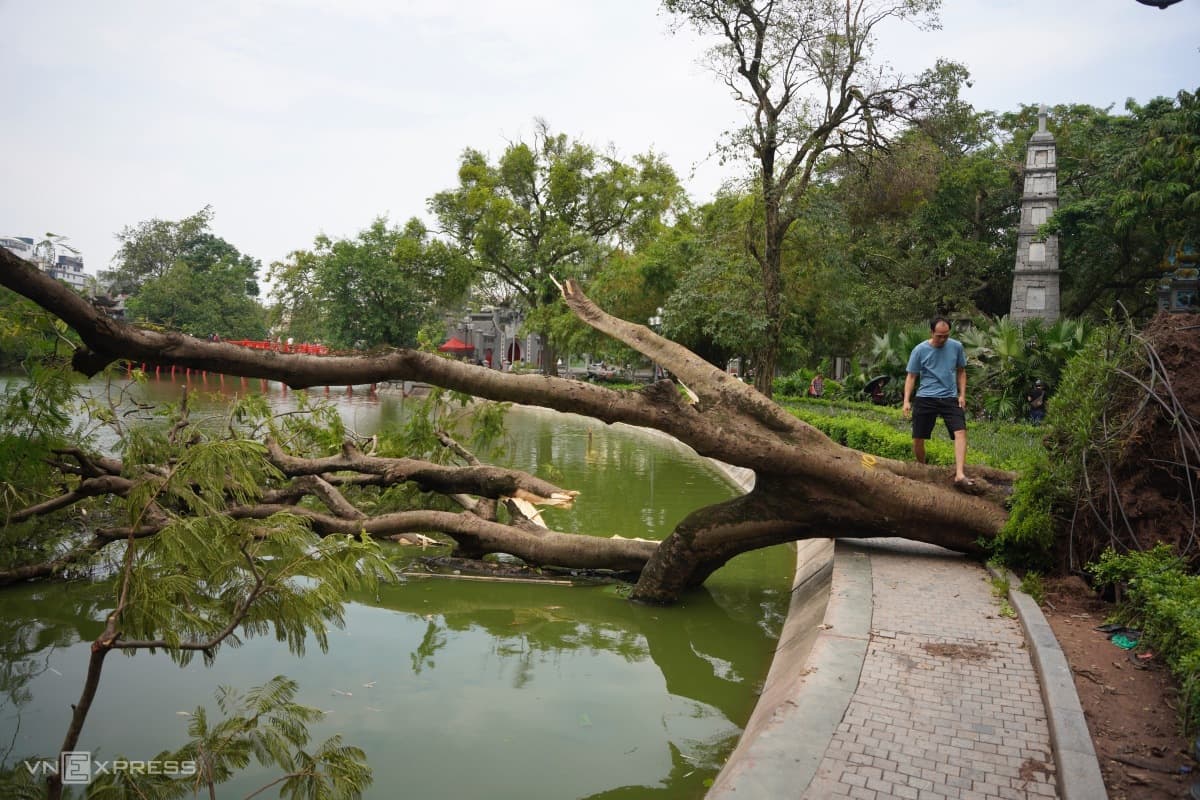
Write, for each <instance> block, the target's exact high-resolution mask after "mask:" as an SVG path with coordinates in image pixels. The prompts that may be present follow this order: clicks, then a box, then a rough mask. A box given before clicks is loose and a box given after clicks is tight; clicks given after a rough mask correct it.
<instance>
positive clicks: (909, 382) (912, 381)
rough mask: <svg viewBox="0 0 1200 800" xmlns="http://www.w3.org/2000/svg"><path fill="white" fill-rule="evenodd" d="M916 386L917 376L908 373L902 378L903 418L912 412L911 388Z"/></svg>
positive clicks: (913, 373)
mask: <svg viewBox="0 0 1200 800" xmlns="http://www.w3.org/2000/svg"><path fill="white" fill-rule="evenodd" d="M916 385H917V374H916V373H915V372H909V373H907V374H906V375H905V376H904V416H906V417H907V416H908V415H909V412H911V411H912V393H913V387H914V386H916Z"/></svg>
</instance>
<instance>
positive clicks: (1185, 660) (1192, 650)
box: [1090, 545, 1200, 734]
mask: <svg viewBox="0 0 1200 800" xmlns="http://www.w3.org/2000/svg"><path fill="white" fill-rule="evenodd" d="M1090 571H1091V572H1092V574H1093V575H1094V576H1095V578H1096V580H1097V582H1099V583H1100V584H1102V585H1105V586H1114V587H1119V588H1120V589H1121V590H1122V593H1123V599H1122V602H1121V603H1120V605H1119V612H1118V619H1120V620H1121V621H1122V622H1124V623H1126V624H1130V625H1133V626H1135V627H1137V628H1138V629H1140V630H1141V631H1142V633H1143V634H1144V636H1145V637H1146V641H1147V643H1148V644H1149V645H1150V646H1151V647H1152V648H1153V649H1154V650H1155V651H1156V652H1158V653H1159V654H1160V655H1161V656H1162V657H1163V658H1164V659H1165V660H1166V662H1167V664H1168V665H1169V666H1170V668H1171V671H1172V672H1173V673H1174V674H1175V677H1176V678H1178V679H1179V682H1180V685H1181V702H1180V709H1179V710H1180V716H1181V717H1182V719H1183V724H1184V728H1185V731H1186V732H1187V733H1189V734H1191V733H1194V732H1196V731H1197V729H1200V575H1192V574H1189V572H1188V568H1187V562H1185V561H1184V560H1183V559H1182V558H1180V557H1178V556H1177V555H1175V554H1174V553H1173V552H1172V550H1171V548H1170V547H1169V546H1167V545H1158V546H1157V547H1155V548H1153V549H1152V550H1146V551H1143V552H1131V553H1124V554H1118V553H1117V552H1115V551H1113V550H1112V549H1109V550H1107V551H1105V552H1104V554H1103V555H1102V556H1101V557H1100V560H1099V561H1098V562H1096V563H1095V564H1093V565H1092V566H1091V567H1090Z"/></svg>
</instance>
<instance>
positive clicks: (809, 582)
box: [705, 539, 873, 800]
mask: <svg viewBox="0 0 1200 800" xmlns="http://www.w3.org/2000/svg"><path fill="white" fill-rule="evenodd" d="M796 546H797V553H796V564H797V567H796V578H795V579H794V581H793V589H792V600H791V604H790V606H789V609H788V616H787V620H786V622H785V623H784V627H783V631H782V632H781V633H780V637H779V646H778V648H777V649H776V652H775V657H774V658H773V659H772V661H771V669H770V672H769V673H768V675H767V680H766V683H765V684H764V686H763V692H762V695H761V696H760V697H759V700H758V702H757V703H756V704H755V706H754V712H753V713H752V714H751V716H750V720H749V721H748V722H747V723H746V728H745V731H744V732H743V734H742V737H741V739H740V740H739V741H738V745H737V747H736V749H735V750H734V751H733V753H732V754H731V755H730V756H729V759H728V760H727V761H726V762H725V766H724V767H723V768H722V769H721V772H720V773H719V774H718V775H717V778H716V780H715V781H714V782H713V786H712V789H710V790H709V792H708V794H707V795H705V798H706V800H723V799H726V798H731V797H738V796H740V797H751V798H759V797H797V796H800V795H801V794H803V792H804V790H805V789H806V788H807V787H808V785H809V784H810V783H811V782H812V779H813V777H814V776H815V775H816V773H817V769H818V767H819V766H820V764H821V760H822V758H823V757H824V755H825V751H826V750H827V749H828V747H829V742H830V741H831V740H832V739H833V735H834V733H835V732H836V731H837V728H838V725H839V724H841V721H842V719H843V717H845V715H846V709H847V708H848V707H849V705H850V700H851V699H852V698H853V696H854V692H855V690H856V689H857V688H858V680H859V675H860V674H861V672H862V665H863V661H864V660H865V659H866V654H867V645H868V644H869V642H870V633H871V615H872V611H873V607H872V597H873V595H872V586H871V561H870V558H869V556H867V555H866V554H864V553H861V552H856V551H854V550H852V549H848V548H840V547H835V542H834V541H833V540H831V539H811V540H804V541H800V542H797V543H796ZM818 620H821V622H819V623H818Z"/></svg>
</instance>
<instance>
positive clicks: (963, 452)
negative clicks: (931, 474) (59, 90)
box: [954, 430, 967, 481]
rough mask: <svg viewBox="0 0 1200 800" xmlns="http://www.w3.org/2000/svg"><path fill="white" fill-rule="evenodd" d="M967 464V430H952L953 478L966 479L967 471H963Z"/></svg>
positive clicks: (957, 479)
mask: <svg viewBox="0 0 1200 800" xmlns="http://www.w3.org/2000/svg"><path fill="white" fill-rule="evenodd" d="M966 466H967V432H966V431H965V430H962V431H955V432H954V480H956V481H964V480H966V479H967V473H965V472H963V469H965V468H966Z"/></svg>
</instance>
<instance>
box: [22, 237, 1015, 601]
mask: <svg viewBox="0 0 1200 800" xmlns="http://www.w3.org/2000/svg"><path fill="white" fill-rule="evenodd" d="M0 285H4V286H6V287H8V288H9V289H12V290H14V291H16V292H18V293H19V294H21V295H23V296H25V297H27V298H29V299H30V300H32V301H33V302H35V303H37V304H38V305H40V306H41V307H42V308H44V309H46V310H48V311H50V312H51V313H53V314H55V315H56V316H58V317H59V318H60V319H62V320H63V321H64V322H65V323H66V324H67V325H69V326H70V327H71V328H73V329H74V330H75V331H76V332H77V333H78V335H79V337H80V339H81V340H82V342H83V346H82V347H80V348H78V349H77V350H76V351H75V353H74V355H73V358H72V364H73V366H74V367H75V369H77V370H78V371H79V372H81V373H83V374H85V375H88V376H91V375H94V374H96V373H97V372H99V371H100V370H102V369H103V368H105V367H106V366H107V365H109V364H111V363H113V362H114V361H117V360H120V359H128V360H131V361H133V362H152V363H155V364H162V365H177V366H181V367H187V368H192V369H196V370H205V371H209V372H216V373H223V374H226V375H234V376H245V377H258V378H263V379H268V380H276V381H280V382H282V383H284V384H286V385H288V386H290V387H292V388H295V389H302V388H307V387H312V386H327V385H347V384H370V383H380V382H384V381H421V382H425V383H429V384H432V385H435V386H439V387H444V388H446V389H451V390H456V391H460V392H465V393H468V394H470V395H473V396H475V397H478V398H482V399H486V400H496V401H506V402H513V403H521V404H527V405H535V406H541V407H544V408H549V409H554V410H558V411H564V412H571V413H575V414H582V415H586V416H590V417H594V418H596V419H598V420H601V421H603V422H606V423H615V422H623V423H626V424H630V425H635V426H640V427H645V428H653V429H656V430H659V431H662V432H664V433H667V434H669V435H671V436H673V437H675V438H676V439H678V440H679V441H681V442H683V443H685V444H687V445H689V446H690V447H692V448H693V449H694V450H695V451H696V452H697V453H699V454H701V455H703V456H708V457H711V458H714V459H718V460H720V461H723V462H726V463H728V464H734V465H737V466H742V467H746V468H749V469H751V470H753V471H754V472H755V475H756V481H755V485H754V488H753V489H752V490H751V491H750V492H749V493H747V494H745V495H743V496H741V497H738V498H735V499H733V500H729V501H726V502H722V503H718V504H714V505H711V506H708V507H705V508H701V509H699V510H697V511H695V512H693V513H692V514H690V515H689V516H688V517H687V518H686V519H684V520H683V521H682V522H680V523H679V525H678V526H677V527H676V528H675V530H674V531H673V532H672V533H671V534H670V535H669V536H668V537H667V538H666V539H665V540H664V541H663V542H662V543H660V544H655V543H650V542H646V541H639V540H637V539H633V540H630V539H623V538H619V537H618V538H612V539H603V538H596V537H585V536H577V535H572V534H563V533H557V532H554V531H548V530H545V529H544V528H541V527H540V526H538V525H537V524H536V522H535V514H534V513H532V510H531V507H530V506H529V505H528V504H530V503H533V504H535V505H536V504H537V503H544V502H550V503H558V504H567V503H569V502H570V501H571V499H572V497H573V494H572V492H571V491H570V490H569V489H564V488H561V487H557V486H553V485H551V484H548V483H547V482H545V481H542V480H540V479H538V478H535V477H533V476H530V475H524V474H521V473H518V472H514V471H510V470H496V469H494V468H489V467H484V466H483V465H480V464H478V463H470V462H471V458H470V456H469V454H465V453H464V454H463V460H464V461H466V462H467V463H465V465H464V466H461V467H456V468H445V467H437V466H436V465H432V464H426V463H419V462H412V463H399V462H404V461H406V460H405V459H392V460H390V461H389V460H379V459H374V458H373V457H371V456H369V455H366V454H363V453H361V452H358V451H357V450H356V449H355V448H353V447H347V448H346V449H345V450H344V452H343V453H342V455H341V456H340V457H338V458H334V459H328V460H308V462H307V463H305V462H304V460H303V459H301V460H299V461H292V460H289V458H288V456H287V454H286V453H283V452H282V451H281V450H279V449H278V448H277V447H272V448H271V449H270V459H271V461H272V464H273V465H274V467H275V469H277V470H279V471H280V473H281V474H283V475H286V476H287V477H288V479H289V480H290V481H291V483H289V484H288V485H287V486H285V487H282V488H280V489H277V490H274V491H276V492H277V493H282V494H283V495H288V496H289V497H290V498H291V499H290V500H288V501H286V502H281V503H271V502H269V500H271V499H272V497H271V496H270V495H264V496H263V497H262V498H260V499H258V500H257V501H256V502H255V503H254V504H252V505H248V506H241V505H239V504H237V503H232V504H230V506H229V507H228V509H227V511H226V513H228V514H230V515H231V516H238V515H240V516H241V518H247V517H254V516H255V515H263V516H269V515H270V513H273V512H274V511H277V510H280V508H281V507H287V508H289V509H291V510H293V511H295V510H296V505H295V498H296V497H298V496H300V495H302V494H303V495H312V496H316V497H320V498H321V499H322V502H323V503H324V504H325V505H326V507H327V508H328V509H329V513H327V514H326V513H316V512H311V511H303V512H302V513H303V514H304V515H305V516H306V518H307V519H308V522H309V524H310V526H311V527H312V528H313V530H315V531H317V532H329V533H332V532H343V533H345V532H354V533H357V532H359V531H364V530H365V531H367V532H369V533H371V534H373V535H384V536H386V535H394V534H400V533H406V532H413V531H437V532H441V533H444V534H446V535H448V536H450V537H452V538H454V539H455V540H456V541H457V542H458V543H459V548H460V550H462V551H463V552H465V553H467V554H470V555H474V556H478V555H483V554H486V553H491V552H506V553H510V554H514V555H517V556H519V557H520V558H522V559H524V560H526V561H528V562H531V563H536V564H553V565H558V566H565V567H581V568H582V567H586V568H610V569H619V570H633V571H636V572H639V573H640V577H639V580H638V582H637V586H636V587H635V589H634V592H633V598H634V599H636V600H641V601H646V602H658V603H667V602H671V601H673V600H674V599H675V598H676V597H677V596H678V594H679V592H681V591H682V590H684V589H685V588H687V587H689V586H695V585H698V584H700V583H702V582H703V581H704V580H705V579H706V578H707V577H708V576H709V575H710V574H712V572H713V571H714V570H716V569H718V568H719V567H721V566H722V565H723V564H725V563H726V562H727V561H728V560H729V559H731V558H733V557H734V556H736V555H738V554H740V553H743V552H746V551H749V550H753V549H756V548H760V547H768V546H772V545H775V544H779V543H782V542H788V541H793V540H797V539H803V538H813V537H839V538H854V537H892V536H896V537H904V538H909V539H916V540H920V541H925V542H930V543H933V544H938V545H942V546H945V547H948V548H951V549H954V550H958V551H962V552H966V553H972V554H978V553H980V552H981V546H980V542H981V541H986V540H988V539H990V538H991V537H993V536H995V535H996V533H997V532H998V531H999V529H1000V527H1001V526H1002V525H1003V524H1004V521H1005V519H1006V512H1005V511H1004V508H1003V505H1002V503H1003V500H1004V497H1005V496H1006V495H1007V490H1008V488H1009V486H1010V485H1011V482H1012V480H1013V478H1014V477H1015V476H1013V475H1012V474H1011V473H1007V472H1002V471H999V470H993V469H990V468H984V467H972V468H969V472H970V474H971V475H972V477H973V478H975V479H976V486H975V487H974V488H973V489H972V491H971V493H970V494H967V493H964V492H961V491H957V490H956V489H955V488H954V486H953V484H952V480H951V478H952V475H951V474H950V473H949V472H948V471H946V470H945V469H943V468H939V467H934V466H927V465H920V464H915V463H908V462H902V461H893V460H889V459H882V458H874V457H872V456H869V455H866V454H864V453H860V452H858V451H856V450H852V449H849V448H846V447H843V446H841V445H838V444H836V443H835V442H833V441H831V440H830V439H829V438H828V437H826V436H825V435H824V434H822V433H821V432H820V431H818V430H816V429H815V428H813V427H812V426H810V425H808V424H806V423H804V422H802V421H801V420H799V419H797V418H795V417H794V416H793V415H791V414H789V413H788V412H787V411H786V410H784V409H783V408H781V407H779V406H778V405H776V404H775V403H773V402H772V401H771V400H770V399H768V398H767V397H765V396H763V395H762V394H760V393H759V392H758V391H757V390H756V389H754V388H753V387H751V386H748V385H746V384H743V383H741V382H740V381H738V380H737V379H735V378H733V377H731V376H729V375H727V374H726V373H725V372H723V371H721V370H719V369H717V368H716V367H714V366H712V365H711V364H708V363H707V362H705V361H704V360H703V359H701V358H699V357H698V356H696V355H695V354H694V353H692V352H690V351H689V350H687V349H686V348H684V347H682V346H680V345H678V344H676V343H674V342H672V341H670V340H669V339H665V338H663V337H661V336H659V335H657V334H655V333H654V332H653V331H651V330H650V329H649V328H647V327H645V326H643V325H638V324H634V323H631V322H628V321H625V320H622V319H618V318H616V317H613V316H611V315H609V314H607V313H605V312H604V311H603V310H602V309H600V308H598V307H597V306H596V305H595V304H594V303H592V302H591V301H590V300H589V299H588V298H587V297H586V296H585V295H584V294H583V292H582V291H581V290H580V288H579V287H578V286H577V285H576V284H575V283H573V282H568V283H567V284H566V285H565V286H563V287H562V295H563V299H564V301H565V302H566V303H567V305H568V307H569V308H570V309H571V310H572V312H574V313H575V314H576V315H577V316H578V317H579V318H580V319H581V320H583V321H584V322H585V323H587V324H588V325H590V326H591V327H593V328H595V329H596V330H598V331H600V332H602V333H605V334H607V335H609V336H611V337H613V338H615V339H618V340H620V341H621V342H623V343H625V344H626V345H628V346H629V347H631V348H633V349H635V350H637V351H638V352H640V353H641V354H642V355H644V356H646V357H647V358H649V359H651V360H653V361H655V362H657V363H658V364H661V365H662V366H663V367H664V368H666V369H667V370H669V371H670V372H671V373H673V374H674V375H675V376H676V377H677V378H678V379H679V381H680V382H681V383H682V384H684V385H685V386H686V387H687V389H688V395H689V397H684V396H683V395H681V394H680V392H679V391H678V390H677V387H676V386H675V385H674V384H673V383H670V382H666V381H663V382H659V383H656V384H652V385H650V386H648V387H646V388H645V389H642V390H639V391H622V390H612V389H607V388H605V387H603V386H599V385H594V384H588V383H583V382H580V381H575V380H570V379H564V378H556V377H547V376H540V375H515V374H511V373H503V372H498V371H495V370H490V369H487V368H484V367H478V366H473V365H469V364H465V363H462V362H458V361H453V360H450V359H446V358H442V357H439V356H436V355H432V354H429V353H423V352H418V351H414V350H395V351H391V352H386V353H373V354H367V355H363V356H333V357H329V356H313V355H300V354H286V353H277V352H271V351H262V350H249V349H246V348H241V347H238V346H236V345H232V344H228V343H223V342H208V341H202V340H200V339H196V338H194V337H190V336H186V335H184V334H179V333H166V332H160V331H151V330H145V329H139V328H136V327H134V326H131V325H128V324H125V323H123V322H121V321H118V320H114V319H111V318H110V317H108V316H106V315H105V314H103V313H102V312H101V311H100V310H98V309H97V308H96V307H94V306H93V305H92V304H91V303H89V302H88V301H87V300H86V299H84V298H83V297H81V296H79V295H78V294H76V293H75V292H74V291H72V290H71V289H70V288H68V287H67V286H66V285H64V284H61V283H59V282H57V281H54V280H53V279H51V278H50V277H48V276H46V275H45V274H43V273H41V272H40V271H38V270H37V269H36V268H34V267H33V266H31V265H29V264H27V263H26V262H24V261H22V260H21V259H19V258H17V257H16V256H14V255H12V254H11V253H9V252H8V251H6V250H3V249H0ZM447 446H453V443H450V442H448V443H447ZM86 460H87V461H88V462H89V464H88V465H85V464H84V461H83V460H79V461H78V462H77V463H76V465H75V466H74V469H73V470H72V471H73V472H74V473H75V474H76V475H77V477H78V481H77V482H76V484H75V485H74V486H72V487H69V488H68V489H67V490H66V491H64V493H63V494H64V499H60V500H59V501H57V502H58V503H59V505H57V506H55V507H61V503H63V502H66V500H67V499H69V497H68V495H70V496H75V495H78V496H83V495H85V494H86V493H87V492H88V491H92V490H95V491H100V490H101V487H100V483H99V482H101V481H104V482H107V484H106V488H105V491H112V492H117V493H119V492H120V491H121V487H120V486H119V483H120V482H119V480H116V479H118V478H121V477H122V468H121V466H120V465H119V464H117V463H115V462H114V463H109V464H107V466H106V467H105V466H103V465H102V464H101V462H100V461H98V460H96V459H86ZM89 470H90V472H89ZM85 473H86V474H85ZM347 474H349V475H356V476H358V478H357V479H361V480H376V481H380V480H389V481H393V482H402V481H414V482H416V483H418V484H419V485H421V486H422V487H426V488H429V489H430V490H434V491H438V492H441V493H444V494H446V495H448V496H452V497H454V498H455V499H456V500H458V501H459V505H460V507H461V509H462V510H461V511H457V512H450V511H434V510H423V511H412V512H403V513H400V514H397V515H380V516H369V515H366V514H365V513H363V512H361V511H358V510H357V509H355V508H353V506H352V505H349V504H344V503H342V502H341V501H340V500H339V499H338V498H339V495H338V493H337V491H336V483H337V481H339V480H341V481H345V480H346V479H347V478H346V475H347ZM337 476H341V477H337ZM129 488H130V487H128V486H126V487H125V490H126V491H128V490H129ZM72 493H73V494H72ZM288 493H290V495H289V494H288ZM342 499H343V500H344V498H342ZM496 502H503V503H507V504H509V507H510V512H511V516H512V519H511V520H510V521H509V522H499V521H497V518H496V514H495V503H496ZM50 505H54V501H51V502H50ZM46 510H53V509H51V508H50V507H49V506H47V508H46ZM155 524H156V523H155V522H154V520H153V519H146V520H143V521H142V524H141V525H140V526H137V527H136V528H124V529H120V530H110V531H98V532H97V533H96V536H97V538H98V539H102V538H103V537H105V536H108V537H110V538H128V537H130V536H139V535H153V533H154V529H155ZM100 545H101V543H100V542H93V543H92V544H90V545H89V547H91V548H93V552H94V548H96V547H98V546H100ZM52 569H53V567H46V569H45V570H44V571H45V572H49V571H52Z"/></svg>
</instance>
